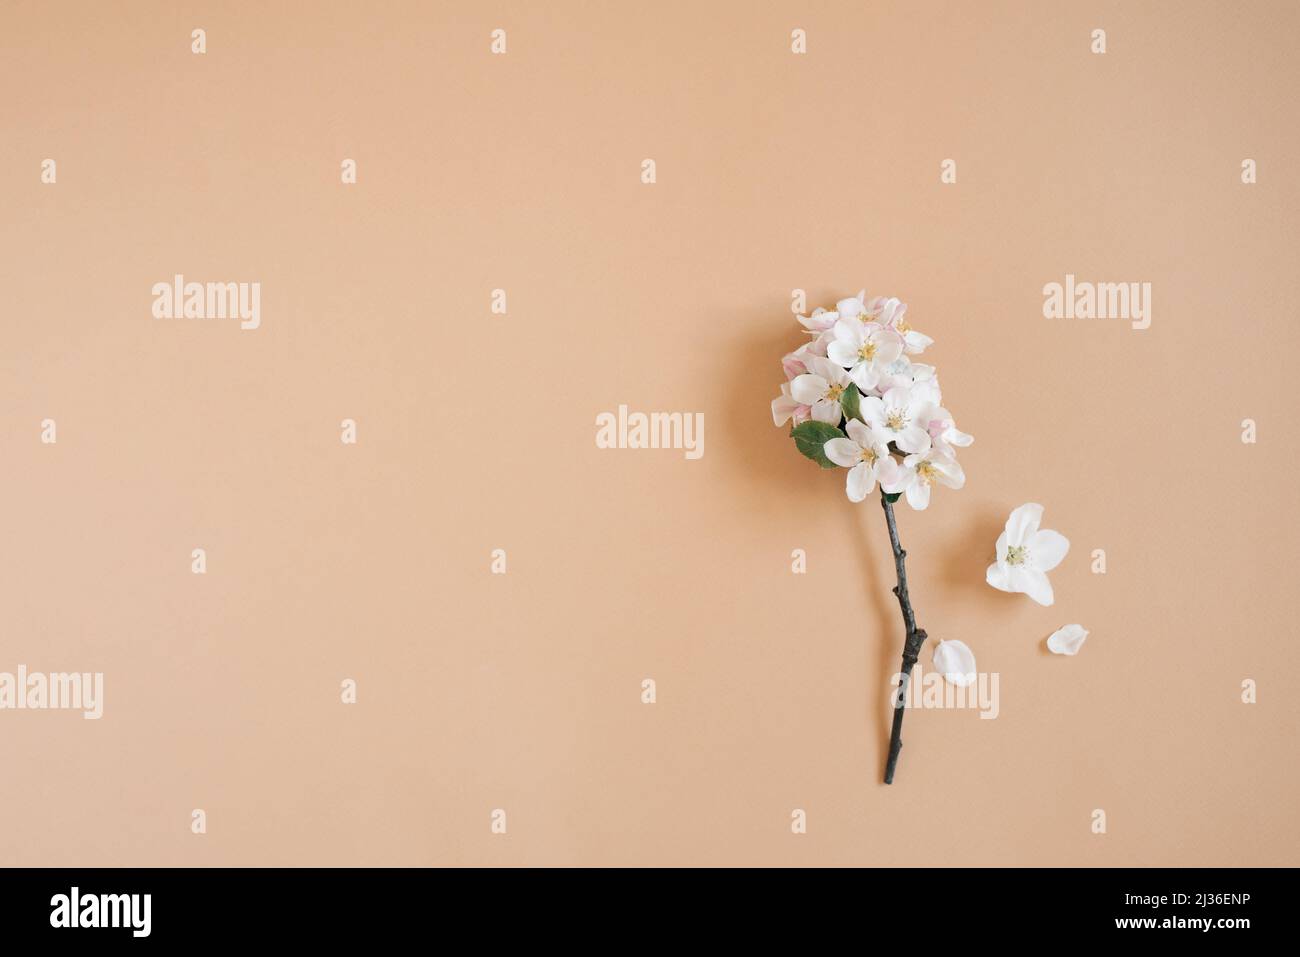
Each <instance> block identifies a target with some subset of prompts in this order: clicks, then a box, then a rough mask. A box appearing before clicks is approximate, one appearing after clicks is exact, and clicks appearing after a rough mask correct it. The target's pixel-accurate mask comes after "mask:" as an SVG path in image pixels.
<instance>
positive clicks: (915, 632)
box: [880, 488, 929, 784]
mask: <svg viewBox="0 0 1300 957" xmlns="http://www.w3.org/2000/svg"><path fill="white" fill-rule="evenodd" d="M894 497H895V498H897V496H894ZM889 499H890V496H889V495H888V494H887V493H886V492H885V490H884V489H883V488H882V489H881V490H880V505H881V507H882V508H884V510H885V521H886V523H888V525H889V544H890V545H892V546H893V549H894V568H895V570H896V571H897V572H898V584H897V585H895V586H894V594H895V595H896V596H898V606H899V608H901V609H902V612H903V627H904V628H905V629H906V634H905V636H904V638H903V670H902V672H901V676H900V678H899V682H898V694H897V695H895V697H894V724H893V729H892V730H891V731H890V734H889V758H888V760H887V761H886V763H885V783H886V784H893V783H894V770H895V769H896V768H897V767H898V753H899V752H900V751H902V750H903V714H904V713H905V710H906V709H905V707H904V706H905V704H906V702H907V686H908V684H909V683H910V682H911V679H912V668H913V666H915V665H916V659H917V658H918V657H920V654H921V646H922V645H924V644H925V639H926V638H927V637H929V636H928V635H926V633H925V629H923V628H917V627H916V613H915V612H914V611H912V600H911V598H910V597H909V596H908V593H907V566H906V565H905V564H904V559H906V558H907V552H905V551H903V546H902V545H901V544H900V543H899V540H898V525H897V523H895V521H894V505H893V503H892V502H891V501H890V500H889Z"/></svg>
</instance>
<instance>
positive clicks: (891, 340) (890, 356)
mask: <svg viewBox="0 0 1300 957" xmlns="http://www.w3.org/2000/svg"><path fill="white" fill-rule="evenodd" d="M875 340H876V360H875V361H876V362H878V363H880V364H881V365H882V366H887V365H889V364H890V363H892V362H896V361H897V360H898V357H899V356H901V355H902V354H903V343H902V342H901V341H900V340H899V338H898V336H896V335H893V334H892V333H885V334H884V335H882V336H876V337H875Z"/></svg>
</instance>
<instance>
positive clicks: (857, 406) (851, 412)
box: [840, 385, 862, 426]
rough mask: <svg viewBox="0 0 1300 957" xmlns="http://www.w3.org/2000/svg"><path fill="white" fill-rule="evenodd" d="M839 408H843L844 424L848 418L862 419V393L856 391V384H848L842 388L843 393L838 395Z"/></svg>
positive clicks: (846, 423)
mask: <svg viewBox="0 0 1300 957" xmlns="http://www.w3.org/2000/svg"><path fill="white" fill-rule="evenodd" d="M840 408H841V409H843V410H844V419H845V422H844V424H845V425H846V426H847V425H848V420H849V419H857V420H858V421H859V422H861V421H862V393H861V392H859V391H858V387H857V386H855V385H850V386H849V387H848V388H847V389H845V390H844V394H843V395H841V396H840Z"/></svg>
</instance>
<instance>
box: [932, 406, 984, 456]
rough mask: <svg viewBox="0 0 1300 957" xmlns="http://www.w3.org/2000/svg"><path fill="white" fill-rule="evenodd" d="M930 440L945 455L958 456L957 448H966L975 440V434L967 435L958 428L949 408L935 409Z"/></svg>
mask: <svg viewBox="0 0 1300 957" xmlns="http://www.w3.org/2000/svg"><path fill="white" fill-rule="evenodd" d="M929 430H930V442H931V444H932V445H933V446H934V447H935V448H936V449H938V450H939V451H940V452H942V453H943V454H944V455H948V456H953V457H956V455H957V448H963V449H964V448H965V447H966V446H968V445H970V444H971V443H972V442H974V441H975V436H973V435H967V434H966V433H965V432H962V431H961V430H960V429H958V428H957V426H956V424H955V423H954V422H953V421H952V413H951V412H949V411H948V410H947V409H942V408H939V409H935V410H934V413H933V418H931V419H930V425H929Z"/></svg>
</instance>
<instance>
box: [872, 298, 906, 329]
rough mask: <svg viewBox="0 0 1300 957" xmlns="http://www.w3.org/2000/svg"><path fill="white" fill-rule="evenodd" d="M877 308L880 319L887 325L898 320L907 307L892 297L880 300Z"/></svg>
mask: <svg viewBox="0 0 1300 957" xmlns="http://www.w3.org/2000/svg"><path fill="white" fill-rule="evenodd" d="M879 308H880V312H879V313H878V315H879V317H880V321H881V322H883V323H884V324H885V325H887V326H892V325H893V324H894V323H896V322H898V320H899V319H901V318H902V317H903V313H905V312H907V307H906V306H905V305H903V304H902V303H901V302H899V301H898V300H897V299H894V298H892V297H891V298H889V299H883V300H881V302H880V306H879Z"/></svg>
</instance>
